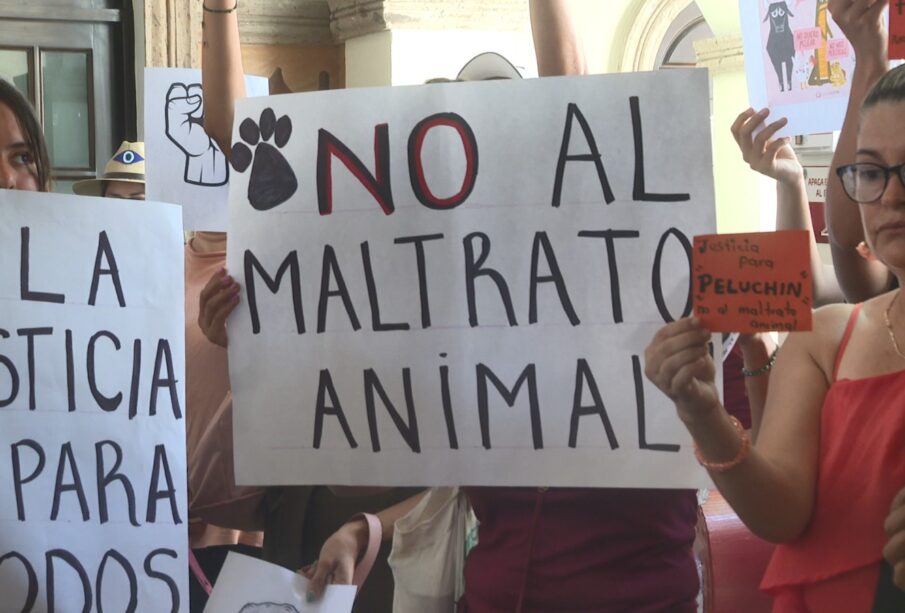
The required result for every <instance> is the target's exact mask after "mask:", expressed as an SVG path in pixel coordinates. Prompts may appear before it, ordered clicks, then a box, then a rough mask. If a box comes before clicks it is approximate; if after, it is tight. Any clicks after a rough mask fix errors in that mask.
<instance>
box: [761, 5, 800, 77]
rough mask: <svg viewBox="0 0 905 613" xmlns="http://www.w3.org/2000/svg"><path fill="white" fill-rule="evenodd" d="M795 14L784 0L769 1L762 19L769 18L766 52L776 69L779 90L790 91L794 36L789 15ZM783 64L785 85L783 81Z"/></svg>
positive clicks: (793, 60)
mask: <svg viewBox="0 0 905 613" xmlns="http://www.w3.org/2000/svg"><path fill="white" fill-rule="evenodd" d="M790 16H792V17H794V16H795V15H794V14H793V13H792V12H791V11H790V10H789V6H788V5H787V4H786V3H785V2H771V3H770V6H769V8H768V9H767V16H766V17H764V21H767V20H768V19H769V20H770V36H769V38H767V54H768V55H769V56H770V61H771V62H772V63H773V69H774V70H776V78H778V79H779V89H780V91H787V90H788V91H792V68H793V65H794V64H795V36H794V35H793V34H792V26H791V25H790V24H789V17H790ZM783 65H785V74H786V81H787V85H785V84H784V83H783V78H782V77H783Z"/></svg>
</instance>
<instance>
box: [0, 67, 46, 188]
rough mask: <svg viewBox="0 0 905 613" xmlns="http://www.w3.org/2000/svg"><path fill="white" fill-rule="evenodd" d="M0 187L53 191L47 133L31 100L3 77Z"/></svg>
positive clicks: (1, 89)
mask: <svg viewBox="0 0 905 613" xmlns="http://www.w3.org/2000/svg"><path fill="white" fill-rule="evenodd" d="M0 189H19V190H26V191H33V192H47V191H50V159H49V157H48V155H47V143H46V142H45V141H44V132H43V131H42V130H41V124H40V123H38V118H37V117H36V116H35V112H34V109H33V108H32V107H31V104H29V102H28V100H27V99H26V98H25V96H23V95H22V94H21V93H20V92H19V90H17V89H16V88H15V87H14V86H13V85H12V84H10V83H9V82H7V81H4V80H3V79H0Z"/></svg>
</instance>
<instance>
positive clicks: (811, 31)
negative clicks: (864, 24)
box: [759, 0, 853, 105]
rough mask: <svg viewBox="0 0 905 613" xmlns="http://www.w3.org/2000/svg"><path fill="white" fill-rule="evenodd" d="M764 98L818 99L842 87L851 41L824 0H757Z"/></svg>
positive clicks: (784, 100) (847, 74) (847, 71)
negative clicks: (759, 13) (759, 9)
mask: <svg viewBox="0 0 905 613" xmlns="http://www.w3.org/2000/svg"><path fill="white" fill-rule="evenodd" d="M759 2H760V8H761V13H762V18H761V38H762V41H763V48H764V54H765V61H764V70H765V71H766V73H767V74H766V75H765V78H766V85H767V94H768V99H769V101H770V103H771V105H773V104H782V103H792V102H802V101H805V100H809V99H815V98H820V97H823V96H826V95H829V94H832V93H835V92H837V91H838V90H840V89H841V88H843V87H845V85H846V84H847V83H848V79H849V77H850V72H851V69H852V66H853V61H852V58H851V46H850V45H849V43H848V41H847V40H846V39H845V37H844V36H843V34H842V32H841V31H840V30H839V28H838V26H836V24H835V23H833V21H832V19H831V17H830V14H829V11H828V8H827V6H828V0H787V1H786V0H784V1H782V2H770V1H769V0H759Z"/></svg>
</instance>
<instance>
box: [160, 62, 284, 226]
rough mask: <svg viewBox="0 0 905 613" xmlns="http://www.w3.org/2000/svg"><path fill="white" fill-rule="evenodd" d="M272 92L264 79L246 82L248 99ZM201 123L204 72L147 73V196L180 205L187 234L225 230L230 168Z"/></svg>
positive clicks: (255, 78) (166, 71)
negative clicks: (202, 76) (199, 231)
mask: <svg viewBox="0 0 905 613" xmlns="http://www.w3.org/2000/svg"><path fill="white" fill-rule="evenodd" d="M268 91H269V89H268V82H267V79H266V78H265V77H251V76H246V77H245V92H246V94H247V95H249V96H266V95H267V94H268ZM203 122H204V100H203V95H202V92H201V71H200V70H196V69H193V68H145V155H146V157H147V161H146V162H145V168H146V169H147V170H146V172H147V177H146V179H147V189H146V191H147V197H148V199H149V200H158V201H161V202H173V203H176V204H180V205H182V211H183V224H184V226H185V229H186V230H211V231H225V230H226V225H227V221H228V216H229V214H228V205H227V199H228V194H229V187H228V183H229V164H228V162H227V161H226V157H225V156H224V155H223V152H222V151H220V148H219V147H218V146H217V143H215V142H214V141H213V139H211V138H210V137H209V136H208V135H207V133H205V131H204V127H203V125H204V124H203Z"/></svg>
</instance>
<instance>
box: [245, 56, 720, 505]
mask: <svg viewBox="0 0 905 613" xmlns="http://www.w3.org/2000/svg"><path fill="white" fill-rule="evenodd" d="M516 101H517V103H516ZM261 118H263V121H262V123H264V124H274V123H275V124H276V126H277V128H276V130H275V134H274V135H273V138H272V139H265V140H266V142H261V141H260V140H257V139H254V138H251V139H250V140H251V141H252V142H249V144H248V145H246V146H244V149H245V151H242V149H243V147H242V146H240V145H234V148H233V151H234V155H238V156H241V157H243V158H244V160H245V162H246V169H245V172H236V173H234V176H233V180H232V184H231V191H230V207H231V208H230V211H231V219H230V241H229V254H228V264H229V269H230V270H231V272H232V273H233V274H234V275H235V276H236V277H237V279H239V281H240V283H241V284H242V286H243V287H244V288H245V292H244V293H243V295H242V301H241V303H240V304H239V306H238V308H237V310H236V312H235V313H234V314H233V315H232V317H231V319H230V322H229V334H230V347H229V350H230V378H231V381H232V384H233V386H232V387H233V393H234V395H235V396H234V398H235V405H234V406H235V415H234V418H235V425H236V428H235V433H236V441H235V443H236V475H237V478H238V479H239V480H240V481H241V482H242V483H258V484H315V483H336V484H349V485H352V484H354V485H365V484H367V485H378V484H380V485H459V484H465V485H525V486H542V485H550V484H556V485H561V486H608V487H662V488H675V487H689V488H691V487H697V486H699V485H701V484H705V483H708V479H707V477H706V474H705V473H704V472H703V471H702V470H701V468H700V467H699V466H698V464H697V462H696V461H695V459H694V454H693V453H692V446H691V440H690V437H689V435H688V433H687V431H686V430H685V428H684V427H683V426H682V424H681V422H680V421H679V419H678V417H677V416H676V411H675V407H674V406H673V405H672V403H671V402H670V401H669V400H668V399H667V398H666V397H665V396H664V395H663V394H661V393H660V392H659V391H658V390H657V389H656V388H655V387H654V386H653V385H652V384H650V383H649V382H647V380H646V378H645V377H644V375H643V355H644V348H645V347H646V345H647V344H648V343H649V341H650V339H651V338H652V337H653V335H654V333H655V332H656V331H657V330H658V329H659V328H660V327H661V326H662V325H663V321H664V319H671V318H674V317H675V318H677V317H680V316H682V315H683V313H686V312H687V311H688V310H689V309H690V300H689V298H690V296H689V291H690V285H689V266H690V264H689V257H690V240H691V238H692V237H693V236H694V235H695V234H701V233H706V232H713V231H715V220H714V196H713V165H712V161H711V142H710V118H709V100H708V78H707V73H706V72H705V71H703V70H678V71H667V72H659V73H649V74H620V75H606V76H595V77H581V78H557V79H535V80H525V81H520V82H511V81H489V82H482V83H449V84H432V85H425V86H418V87H407V88H401V87H400V88H383V89H355V90H345V91H337V92H315V93H310V94H298V95H291V96H274V97H271V98H258V99H251V100H244V101H242V102H240V104H239V105H238V110H237V114H236V122H237V124H238V123H240V122H242V121H245V120H248V121H251V122H256V123H257V122H259V119H261ZM252 136H253V135H252ZM239 138H240V137H239V136H235V139H234V142H238V140H239ZM375 139H376V141H377V143H376V144H375ZM565 141H568V142H565ZM592 141H593V142H592ZM470 143H473V145H472V144H470ZM591 149H593V150H594V153H589V152H590V151H591ZM375 153H377V154H378V155H380V157H381V160H380V162H379V163H378V164H376V165H375V161H374V160H375ZM253 157H254V158H255V160H254V163H253V164H252V158H253ZM237 159H238V158H237ZM594 160H599V161H600V165H599V166H598V165H597V164H596V163H595V161H594ZM319 163H320V164H321V166H320V171H318V164H319ZM559 168H561V173H559V175H560V177H561V181H557V179H556V177H557V175H558V169H559ZM331 169H332V170H331ZM350 169H352V171H350ZM331 196H332V202H330V201H328V200H329V198H330V197H331ZM557 198H558V201H557ZM319 199H320V204H319ZM607 201H609V203H607ZM456 203H459V204H456ZM557 205H558V206H557ZM469 262H470V264H469ZM268 285H269V286H270V287H271V289H268ZM277 288H279V290H278V291H276V290H277ZM250 292H253V293H254V295H253V296H252V295H251V293H250ZM274 293H276V295H274ZM252 303H253V306H254V309H252V308H250V305H252ZM576 388H577V389H576Z"/></svg>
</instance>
